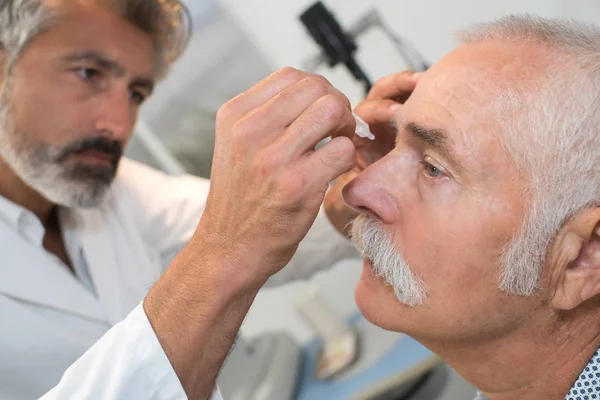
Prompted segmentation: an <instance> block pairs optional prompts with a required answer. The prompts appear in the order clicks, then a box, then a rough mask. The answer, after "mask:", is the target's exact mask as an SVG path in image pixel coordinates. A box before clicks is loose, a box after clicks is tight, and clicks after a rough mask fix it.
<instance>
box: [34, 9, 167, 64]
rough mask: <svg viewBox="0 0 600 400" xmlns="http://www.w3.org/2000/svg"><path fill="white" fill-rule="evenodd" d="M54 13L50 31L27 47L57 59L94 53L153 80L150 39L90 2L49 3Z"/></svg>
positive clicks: (134, 27)
mask: <svg viewBox="0 0 600 400" xmlns="http://www.w3.org/2000/svg"><path fill="white" fill-rule="evenodd" d="M46 3H47V5H48V6H49V7H51V8H52V9H54V10H55V11H56V12H57V17H56V19H55V22H54V24H53V25H52V27H51V29H49V30H48V31H47V32H44V33H43V34H40V35H39V36H37V37H36V38H35V39H34V41H33V42H32V43H31V46H29V47H35V49H33V50H34V51H35V52H38V53H39V52H42V53H44V54H47V55H50V54H54V55H59V54H64V53H67V52H72V51H82V50H95V51H98V52H100V53H102V54H103V55H104V56H106V57H107V58H110V59H113V60H115V61H118V62H119V63H121V64H122V65H124V66H125V67H126V69H128V70H131V71H130V72H132V73H135V74H144V75H149V76H153V75H154V69H155V61H156V60H155V59H156V54H155V49H154V45H153V43H152V38H151V37H150V35H149V34H148V33H146V32H144V31H142V30H140V29H139V28H137V27H136V26H135V25H133V24H131V23H129V22H128V21H127V20H125V19H124V18H122V17H121V16H119V15H118V14H116V13H114V12H112V11H111V10H110V9H108V8H106V7H103V6H100V5H97V4H95V2H91V1H73V0H50V1H47V2H46Z"/></svg>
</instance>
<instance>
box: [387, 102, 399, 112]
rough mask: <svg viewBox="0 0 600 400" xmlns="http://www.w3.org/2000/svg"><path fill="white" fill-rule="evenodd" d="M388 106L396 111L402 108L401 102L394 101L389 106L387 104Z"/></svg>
mask: <svg viewBox="0 0 600 400" xmlns="http://www.w3.org/2000/svg"><path fill="white" fill-rule="evenodd" d="M388 108H389V109H390V110H392V111H398V110H399V109H401V108H402V104H399V103H395V104H392V105H391V106H389V107H388Z"/></svg>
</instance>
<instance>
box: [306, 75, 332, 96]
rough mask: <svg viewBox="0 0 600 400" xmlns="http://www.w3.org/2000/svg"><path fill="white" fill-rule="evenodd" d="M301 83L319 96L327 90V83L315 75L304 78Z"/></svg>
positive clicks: (324, 94)
mask: <svg viewBox="0 0 600 400" xmlns="http://www.w3.org/2000/svg"><path fill="white" fill-rule="evenodd" d="M303 83H304V84H305V85H306V86H307V87H308V90H309V91H310V92H311V93H313V94H315V95H318V96H319V97H322V96H326V95H327V93H328V92H329V87H328V86H327V84H326V83H325V82H323V81H322V80H321V79H319V78H317V77H316V76H311V77H308V78H306V79H304V81H303Z"/></svg>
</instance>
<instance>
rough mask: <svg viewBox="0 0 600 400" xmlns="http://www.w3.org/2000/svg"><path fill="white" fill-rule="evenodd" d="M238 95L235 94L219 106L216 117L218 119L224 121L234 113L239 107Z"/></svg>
mask: <svg viewBox="0 0 600 400" xmlns="http://www.w3.org/2000/svg"><path fill="white" fill-rule="evenodd" d="M240 96H241V95H238V96H235V97H234V98H232V99H231V100H229V101H228V102H226V103H225V104H223V105H222V106H221V107H220V108H219V110H218V111H217V117H216V118H217V120H218V121H224V122H226V121H228V120H229V119H231V118H232V117H233V116H234V115H236V110H237V109H238V108H239V104H240Z"/></svg>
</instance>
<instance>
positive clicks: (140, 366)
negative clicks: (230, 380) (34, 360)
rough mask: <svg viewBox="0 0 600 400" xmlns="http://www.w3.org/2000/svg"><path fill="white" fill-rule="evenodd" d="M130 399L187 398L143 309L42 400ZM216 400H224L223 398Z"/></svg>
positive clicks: (108, 335)
mask: <svg viewBox="0 0 600 400" xmlns="http://www.w3.org/2000/svg"><path fill="white" fill-rule="evenodd" d="M131 382H135V385H132V384H131ZM125 397H126V398H131V399H184V398H186V395H185V392H184V390H183V387H182V386H181V383H180V382H179V379H177V375H175V372H174V371H173V368H172V367H171V365H170V364H169V360H168V359H167V357H166V356H165V353H164V352H163V351H162V348H161V347H160V344H159V343H158V340H157V339H156V336H155V335H154V331H153V330H152V327H151V326H150V323H149V322H148V319H147V318H146V314H145V313H144V310H143V309H142V306H141V305H140V306H138V307H137V308H135V309H134V310H133V311H132V312H131V314H130V315H129V316H128V317H127V318H126V319H125V320H123V321H122V322H120V323H119V324H117V325H115V326H114V327H113V328H112V329H111V330H110V331H109V332H108V333H106V334H105V335H104V336H103V337H102V338H101V339H100V340H99V341H98V342H97V343H96V344H95V345H94V346H92V348H91V349H90V350H88V351H87V352H86V353H85V355H84V356H83V357H81V358H80V359H79V360H77V361H76V362H75V364H73V365H72V366H71V367H70V368H69V369H68V370H67V371H66V372H65V374H64V375H63V377H62V379H61V381H60V383H59V384H58V385H57V386H56V387H55V388H54V389H52V390H51V391H50V392H48V393H47V394H46V395H44V396H42V400H54V399H57V400H58V399H120V398H125ZM213 400H221V397H220V395H218V393H217V394H216V395H215V396H214V397H213Z"/></svg>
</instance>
